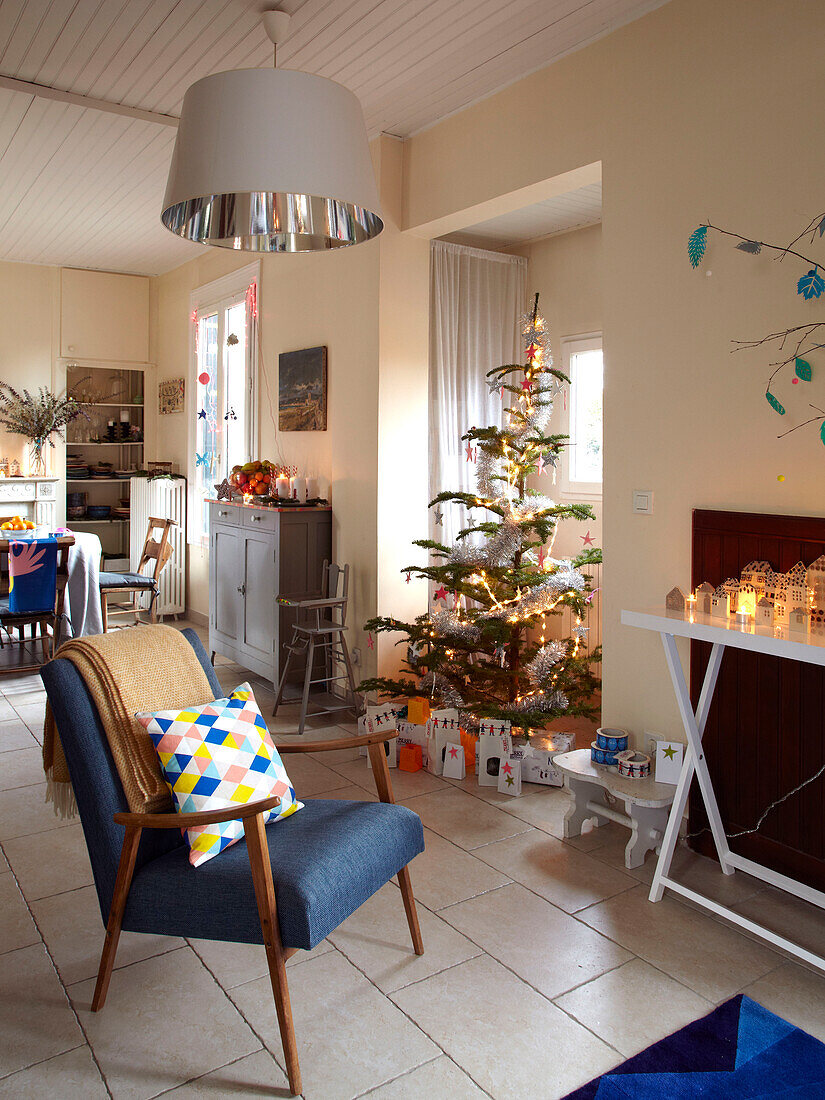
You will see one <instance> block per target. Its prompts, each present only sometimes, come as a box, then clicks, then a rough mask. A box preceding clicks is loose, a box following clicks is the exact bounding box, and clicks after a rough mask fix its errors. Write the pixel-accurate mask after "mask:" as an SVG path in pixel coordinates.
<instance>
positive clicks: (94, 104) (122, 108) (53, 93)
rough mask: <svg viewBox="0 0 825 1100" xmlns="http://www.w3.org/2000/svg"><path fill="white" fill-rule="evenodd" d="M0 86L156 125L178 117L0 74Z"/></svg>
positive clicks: (171, 123)
mask: <svg viewBox="0 0 825 1100" xmlns="http://www.w3.org/2000/svg"><path fill="white" fill-rule="evenodd" d="M0 88H7V89H8V90H9V91H10V92H23V93H24V94H25V95H33V96H37V97H38V98H39V99H53V100H56V101H57V102H58V103H72V104H74V105H75V106H76V107H87V108H88V109H89V110H91V111H103V112H105V113H106V114H110V115H122V116H123V117H124V118H139V119H140V120H141V122H154V123H156V124H157V125H158V126H174V127H177V125H178V122H179V121H180V119H178V118H176V117H175V116H174V115H162V114H158V112H157V111H142V110H141V109H140V107H127V106H126V104H125V103H112V102H111V101H110V100H108V99H94V98H93V97H92V96H88V95H78V94H77V93H75V92H64V91H62V90H61V89H60V88H49V87H48V86H47V85H46V84H34V83H33V82H32V81H30V80H18V79H17V78H16V77H14V76H2V75H0Z"/></svg>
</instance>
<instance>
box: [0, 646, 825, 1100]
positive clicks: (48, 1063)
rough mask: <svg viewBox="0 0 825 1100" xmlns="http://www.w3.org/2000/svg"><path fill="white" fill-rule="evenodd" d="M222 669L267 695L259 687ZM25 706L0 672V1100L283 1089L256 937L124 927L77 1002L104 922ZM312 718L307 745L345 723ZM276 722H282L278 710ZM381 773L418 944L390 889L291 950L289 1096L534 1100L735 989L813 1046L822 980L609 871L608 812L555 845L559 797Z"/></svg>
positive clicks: (33, 679) (786, 907)
mask: <svg viewBox="0 0 825 1100" xmlns="http://www.w3.org/2000/svg"><path fill="white" fill-rule="evenodd" d="M217 670H218V674H219V677H220V679H221V683H222V684H223V686H224V687H226V688H227V689H231V688H232V687H235V686H236V685H237V684H238V683H240V682H242V681H243V680H244V679H249V680H250V681H251V682H252V684H253V686H254V689H255V693H256V696H257V698H258V700H259V703H260V705H261V709H262V710H263V712H264V713H265V714H268V713H269V712H270V711H271V709H272V701H273V694H272V690H271V685H268V684H266V683H265V682H264V681H262V680H261V679H260V678H258V677H256V676H252V675H250V674H249V673H248V672H246V671H245V670H243V669H240V668H239V667H238V666H236V665H232V664H229V663H227V662H220V661H219V662H218V666H217ZM43 706H44V694H43V691H42V686H41V682H40V680H39V677H38V676H37V675H12V676H6V677H4V678H2V679H0V1098H2V1097H14V1098H19V1097H42V1096H45V1095H54V1096H59V1097H61V1100H69V1098H72V1097H84V1098H87V1097H98V1096H100V1097H105V1096H111V1097H115V1098H117V1100H120V1098H124V1100H126V1098H129V1100H132V1098H133V1100H148V1098H149V1097H154V1096H160V1095H165V1096H175V1097H181V1098H182V1097H201V1096H203V1097H210V1096H212V1097H226V1096H264V1095H284V1096H285V1095H287V1094H288V1090H287V1087H286V1077H285V1074H284V1071H283V1057H282V1053H281V1047H280V1042H279V1038H278V1031H277V1026H276V1020H275V1012H274V1007H273V1003H272V996H271V991H270V988H269V982H268V979H267V976H266V966H265V960H264V953H263V948H259V947H253V946H248V945H239V944H223V943H214V942H206V941H201V940H181V939H177V938H171V937H164V936H140V935H137V934H133V933H128V934H125V935H124V936H123V938H122V940H121V945H120V950H119V954H118V959H117V970H116V971H115V974H114V976H113V978H112V985H111V988H110V992H109V998H108V1001H107V1004H106V1007H105V1009H104V1010H103V1012H101V1013H100V1014H97V1015H92V1013H91V1012H90V1011H89V1004H90V1000H91V993H92V988H93V985H94V976H95V973H96V970H97V964H98V957H99V952H100V948H101V944H102V938H103V926H102V923H101V919H100V914H99V911H98V907H97V899H96V896H95V892H94V887H93V885H92V874H91V869H90V866H89V861H88V858H87V856H86V849H85V845H84V842H83V834H82V830H81V828H80V826H79V825H78V824H77V823H76V822H75V823H72V822H63V821H61V820H59V819H58V818H56V817H54V815H53V813H52V810H51V807H49V806H45V805H44V803H43V793H44V784H43V781H42V772H41V770H40V746H39V742H40V740H41V736H42V734H41V726H42V716H43ZM322 722H323V720H317V721H313V722H312V723H311V725H312V727H313V728H311V729H309V730H308V731H307V733H306V734H305V735H304V736H305V738H308V739H311V740H318V739H320V738H328V737H344V736H346V735H347V734H350V733H351V732H352V731H353V726H352V724H351V723H344V724H342V725H335V726H332V727H326V726H324V725H323V724H322ZM271 728H272V730H273V733H274V734H275V735H276V738H278V737H280V738H284V739H286V738H289V737H290V736H295V732H294V731H295V729H296V713H295V708H287V709H285V710H283V711H282V713H281V714H279V715H278V718H277V719H275V720H273V721H272V722H271ZM287 763H288V766H289V770H290V773H291V776H292V779H293V782H294V784H295V786H296V788H297V789H298V792H299V794H300V796H301V797H302V798H316V797H324V798H327V797H330V798H355V799H371V798H374V797H375V793H374V790H373V786H372V780H371V773H370V772H369V771H368V769H367V766H366V762H365V760H364V759H363V758H358V757H357V755H356V753H355V752H352V751H349V750H341V751H338V752H332V753H326V754H321V753H317V754H315V753H313V754H309V755H307V756H301V757H297V756H290V757H289V758H287ZM393 781H394V785H395V791H396V797H397V798H398V800H399V801H403V802H404V803H405V804H406V805H408V806H410V807H411V808H412V809H414V810H416V811H417V812H418V813H420V815H421V818H422V820H423V822H424V825H425V830H426V837H427V850H426V852H425V853H424V854H423V855H421V856H419V857H418V859H416V861H415V862H414V864H413V866H412V878H413V885H414V887H415V890H416V895H417V898H418V908H419V915H420V920H421V926H422V932H423V936H424V942H425V948H426V951H425V954H424V955H423V956H422V957H420V958H417V957H416V956H415V955H414V954H413V953H412V950H411V947H410V944H409V939H408V933H407V926H406V921H405V919H404V913H403V907H402V904H401V896H400V892H399V890H398V888H397V886H396V885H395V884H394V883H393V884H389V885H387V886H385V887H384V888H383V889H382V890H380V891H379V892H378V893H377V894H376V895H375V896H374V897H373V898H372V899H371V900H370V901H369V902H368V903H367V904H366V905H365V906H363V907H362V908H361V909H360V910H359V911H358V912H357V913H355V914H354V915H353V916H352V917H350V919H349V920H347V921H346V922H345V923H344V924H343V925H342V926H341V927H340V928H339V929H338V930H337V931H336V932H335V933H334V934H333V935H332V936H330V938H329V940H328V941H326V942H324V943H322V944H320V945H319V946H318V947H317V948H315V950H314V951H312V952H309V953H308V954H300V955H298V956H296V957H295V958H293V959H292V960H291V961H290V963H289V966H288V970H289V976H290V989H291V994H292V1003H293V1008H294V1012H295V1024H296V1030H297V1037H298V1045H299V1052H300V1057H301V1066H302V1070H303V1077H304V1088H305V1093H304V1095H306V1096H307V1097H311V1098H317V1100H336V1098H340V1100H350V1098H354V1097H372V1098H375V1100H378V1098H380V1100H401V1098H404V1100H410V1098H412V1100H415V1098H418V1097H421V1098H427V1100H431V1098H434V1100H440V1098H442V1097H443V1098H450V1100H453V1098H458V1100H462V1098H465V1097H466V1098H468V1100H469V1098H471V1097H483V1096H492V1097H496V1098H499V1097H500V1098H507V1097H518V1098H519V1100H531V1098H534V1097H535V1098H541V1100H551V1098H553V1097H561V1096H563V1095H564V1094H565V1093H567V1092H568V1091H569V1090H571V1089H573V1088H575V1087H576V1086H578V1085H580V1084H582V1083H583V1082H585V1081H587V1080H588V1079H590V1078H591V1077H593V1076H595V1075H596V1074H599V1073H602V1072H604V1071H605V1070H607V1069H609V1068H610V1067H611V1066H614V1065H616V1064H617V1063H619V1062H621V1061H622V1060H623V1059H624V1058H626V1057H628V1056H630V1055H632V1054H634V1053H636V1052H637V1051H639V1050H641V1049H642V1048H644V1047H645V1046H647V1045H648V1044H650V1043H652V1042H654V1041H656V1040H657V1039H660V1038H662V1037H664V1036H665V1035H667V1034H669V1033H670V1032H672V1031H674V1030H675V1029H677V1028H679V1027H681V1026H682V1025H684V1024H686V1023H687V1022H689V1021H690V1020H692V1019H695V1018H696V1017H698V1016H701V1015H703V1014H704V1013H706V1012H708V1011H709V1010H710V1009H711V1007H712V1006H713V1005H715V1004H718V1003H719V1002H720V1001H723V1000H725V999H726V998H728V997H730V996H732V995H733V994H734V993H737V992H739V991H745V992H747V993H748V994H749V995H750V996H753V997H754V998H755V999H756V1000H758V1001H759V1002H760V1003H762V1004H764V1005H765V1006H766V1007H768V1008H770V1009H772V1010H774V1011H776V1012H778V1013H780V1014H781V1015H783V1016H784V1017H785V1018H786V1019H788V1020H790V1021H791V1022H792V1023H795V1024H798V1025H799V1026H800V1027H803V1028H805V1029H807V1030H808V1031H810V1032H811V1033H812V1034H814V1035H816V1036H817V1037H819V1038H820V1039H823V1040H825V979H824V978H823V977H821V976H820V975H818V974H817V973H815V972H813V971H811V970H808V969H805V968H804V967H802V966H800V965H798V964H797V963H795V962H792V961H790V960H789V959H787V958H786V957H784V956H783V955H782V954H780V953H778V952H775V951H772V950H769V949H768V948H767V947H765V946H764V945H763V944H761V943H757V942H756V941H754V940H752V939H749V938H747V937H745V936H743V935H741V934H740V933H739V932H736V931H734V930H733V929H732V928H731V927H730V926H729V925H727V924H724V923H722V922H719V921H716V920H714V919H712V918H711V917H710V916H709V915H707V914H706V913H704V912H700V911H698V910H697V909H695V908H692V907H690V906H689V905H687V904H684V903H682V902H680V901H678V900H676V899H675V898H674V897H670V896H669V897H666V898H665V900H664V901H663V902H661V903H660V904H659V905H655V906H654V905H651V904H650V903H649V902H648V901H647V883H648V882H649V880H650V876H651V874H652V859H651V857H649V858H648V861H647V863H646V864H645V866H644V867H643V868H641V869H639V870H637V871H632V872H629V871H626V870H625V868H624V864H623V847H624V842H625V840H626V838H627V834H626V832H625V830H623V829H622V828H621V827H619V826H616V825H612V824H611V825H608V826H605V827H603V828H601V829H591V830H590V831H589V832H587V833H586V834H585V835H584V836H582V837H580V838H577V839H576V840H574V841H571V842H566V841H564V840H563V839H562V818H563V815H564V809H565V796H564V794H563V792H561V791H559V790H555V789H552V788H541V787H528V788H527V791H528V792H529V793H525V795H524V796H523V797H522V798H520V799H509V798H508V797H507V796H505V795H499V794H498V792H497V791H494V790H490V789H480V788H479V787H478V786H477V785H476V783H475V781H474V779H467V780H465V781H464V782H462V783H457V782H449V781H446V780H443V779H438V778H435V777H434V776H431V775H429V774H426V773H418V774H415V775H407V774H404V773H402V772H397V771H396V772H393ZM677 874H678V875H680V876H682V877H684V879H685V880H686V881H689V882H691V883H692V884H694V885H696V887H697V888H700V889H703V890H706V891H709V892H714V893H715V896H717V897H718V898H719V899H720V900H723V901H724V902H725V903H726V904H729V905H733V906H735V907H736V908H738V909H740V910H741V911H742V912H743V913H745V914H747V915H749V916H753V917H754V919H757V920H763V921H765V922H767V923H771V924H773V925H774V926H775V927H777V928H781V929H783V930H784V933H785V934H786V935H789V936H791V937H796V938H798V939H799V940H801V941H802V942H803V943H805V944H806V945H807V946H810V947H811V948H813V949H815V950H818V951H820V952H823V951H825V921H823V919H822V917H821V916H820V915H819V914H818V912H817V911H815V910H813V909H812V908H811V907H810V906H807V905H805V904H804V903H802V902H796V901H793V900H790V899H788V898H787V897H786V896H785V895H782V894H780V893H778V892H777V891H774V890H772V889H771V888H766V887H765V886H764V885H763V884H761V883H759V882H756V881H755V880H753V879H750V878H748V877H747V876H744V875H741V874H737V875H736V876H734V877H733V878H725V879H723V878H722V876H721V875H720V874H719V873H718V871H717V869H716V864H714V863H712V862H711V861H709V860H705V859H701V858H699V857H696V856H693V855H692V854H690V853H688V852H687V851H686V850H680V852H679V854H678V872H677Z"/></svg>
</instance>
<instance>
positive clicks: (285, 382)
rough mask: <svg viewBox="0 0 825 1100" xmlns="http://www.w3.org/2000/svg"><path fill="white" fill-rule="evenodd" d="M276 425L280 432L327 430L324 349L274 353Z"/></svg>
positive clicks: (325, 361)
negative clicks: (276, 373)
mask: <svg viewBox="0 0 825 1100" xmlns="http://www.w3.org/2000/svg"><path fill="white" fill-rule="evenodd" d="M278 427H279V428H280V430H281V431H282V432H325V431H326V430H327V349H326V348H325V347H321V348H303V349H302V350H301V351H286V352H282V354H281V355H279V356H278Z"/></svg>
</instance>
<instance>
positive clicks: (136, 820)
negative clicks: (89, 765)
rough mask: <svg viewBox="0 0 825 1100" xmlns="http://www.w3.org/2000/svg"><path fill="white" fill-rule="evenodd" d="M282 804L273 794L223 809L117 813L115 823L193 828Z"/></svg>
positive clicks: (255, 812) (229, 819) (150, 826)
mask: <svg viewBox="0 0 825 1100" xmlns="http://www.w3.org/2000/svg"><path fill="white" fill-rule="evenodd" d="M280 804H281V799H280V796H279V795H277V794H273V795H271V796H270V797H269V798H259V799H258V801H257V802H247V803H245V804H242V805H240V806H227V807H225V808H224V809H222V810H202V811H201V812H200V813H194V814H131V813H129V814H115V824H116V825H127V826H132V827H133V828H134V827H135V826H137V827H138V828H140V829H191V828H193V827H194V826H196V825H216V824H217V823H218V822H219V821H243V820H244V818H247V817H255V815H256V814H262V813H265V812H266V811H267V810H272V809H274V808H275V807H276V806H280Z"/></svg>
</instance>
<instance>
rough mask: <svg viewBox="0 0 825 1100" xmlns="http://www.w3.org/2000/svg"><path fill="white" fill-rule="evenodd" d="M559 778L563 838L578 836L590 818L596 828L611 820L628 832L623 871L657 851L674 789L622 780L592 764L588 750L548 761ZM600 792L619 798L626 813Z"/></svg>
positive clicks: (613, 771) (646, 781)
mask: <svg viewBox="0 0 825 1100" xmlns="http://www.w3.org/2000/svg"><path fill="white" fill-rule="evenodd" d="M553 766H554V767H556V768H558V769H559V771H560V772H561V773H562V775H563V776H564V786H565V788H566V790H567V791H568V793H569V795H570V808H569V809H568V811H567V813H566V814H565V815H564V835H565V837H573V836H581V831H582V825H584V823H585V821H588V820H589V819H590V818H593V819H594V820H595V822H596V825H605V824H607V822H608V821H616V822H618V824H619V825H624V826H625V827H626V828H628V829H630V830H631V832H630V840H629V841H628V842H627V847H626V848H625V850H624V865H625V867H628V868H632V867H641V866H642V864H643V863H644V861H645V856H646V855H647V853H648V852H650V851H652V850H654V849H655V850H656V851H658V850H659V846H660V845H661V843H662V837H663V836H664V832H665V826H666V825H667V818H668V810H669V807H670V804H671V803H672V802H673V798H674V795H675V794H676V788H675V787H674V786H673V785H672V784H670V783H657V782H656V781H655V780H653V779H626V778H625V776H623V775H619V773H618V772H617V771H616V769H615V768H607V767H605V766H604V765H603V764H594V763H593V762H592V761H591V759H590V749H577V750H576V751H575V752H565V753H562V754H560V755H559V756H556V757H554V758H553ZM605 791H610V793H611V794H612V795H613V796H614V797H615V798H620V799H622V800H623V802H624V804H625V807H626V809H627V813H624V814H623V813H622V812H621V811H620V810H614V809H613V807H612V806H608V804H607V801H606V799H605Z"/></svg>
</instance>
